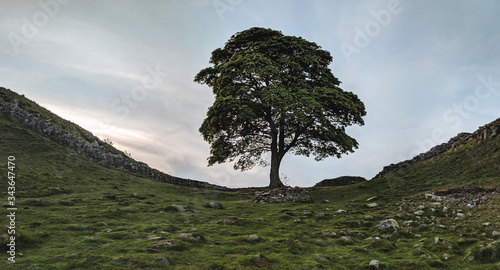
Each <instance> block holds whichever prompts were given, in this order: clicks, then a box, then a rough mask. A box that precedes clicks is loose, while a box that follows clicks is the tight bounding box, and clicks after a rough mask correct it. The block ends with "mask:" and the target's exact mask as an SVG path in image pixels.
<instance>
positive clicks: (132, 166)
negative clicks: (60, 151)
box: [0, 96, 236, 191]
mask: <svg viewBox="0 0 500 270" xmlns="http://www.w3.org/2000/svg"><path fill="white" fill-rule="evenodd" d="M0 97H1V96H0ZM0 116H1V117H5V118H7V119H9V120H10V121H13V122H17V123H19V124H20V125H22V126H23V127H25V128H27V129H30V130H32V131H34V132H36V133H38V134H40V135H42V136H43V137H45V138H48V139H50V140H51V141H53V142H55V143H57V144H60V145H62V146H65V147H67V148H69V149H70V150H73V151H75V152H77V153H79V154H81V155H83V156H85V157H87V158H90V159H92V160H95V161H97V162H99V163H102V164H105V165H108V166H111V167H114V168H117V169H121V170H124V171H127V172H131V173H135V174H138V175H140V176H143V177H147V178H152V179H155V180H158V181H161V182H165V183H169V184H174V185H179V186H187V187H193V188H203V189H211V190H221V191H234V190H236V189H231V188H227V187H222V186H217V185H213V184H209V183H206V182H202V181H196V180H191V179H183V178H179V177H175V176H171V175H168V174H166V173H163V172H161V171H159V170H157V169H153V168H151V167H149V166H148V165H147V164H146V163H143V162H139V161H136V160H134V159H132V158H130V157H128V156H127V155H125V154H124V153H122V152H121V151H119V150H117V149H115V148H113V147H111V146H109V145H105V143H104V142H102V141H101V140H99V139H98V138H97V137H95V136H93V135H92V133H90V132H88V131H85V130H83V129H82V130H83V131H84V132H80V134H79V135H80V136H81V137H82V138H83V139H81V138H77V137H75V136H74V135H73V134H69V133H66V132H64V131H62V130H61V129H59V128H57V127H56V126H55V125H54V124H53V123H52V122H51V121H50V119H49V120H47V119H45V120H42V119H40V117H39V116H38V115H34V114H32V113H30V112H28V111H26V110H24V109H23V108H21V106H19V101H18V100H16V99H13V100H9V101H6V100H4V99H2V98H0ZM80 129H81V128H80Z"/></svg>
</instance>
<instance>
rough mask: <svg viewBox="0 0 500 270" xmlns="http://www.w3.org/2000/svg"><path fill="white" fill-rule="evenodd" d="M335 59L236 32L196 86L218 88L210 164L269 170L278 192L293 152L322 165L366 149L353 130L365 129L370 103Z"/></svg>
mask: <svg viewBox="0 0 500 270" xmlns="http://www.w3.org/2000/svg"><path fill="white" fill-rule="evenodd" d="M332 61H333V58H332V56H331V55H330V53H329V52H328V51H326V50H323V49H321V47H320V46H318V45H317V44H316V43H314V42H309V41H307V40H305V39H303V38H301V37H295V36H286V35H283V34H282V32H280V31H276V30H272V29H266V28H250V29H248V30H245V31H242V32H238V33H236V34H234V35H233V36H232V37H231V38H230V39H229V40H228V42H227V43H226V44H225V46H224V47H223V48H218V49H215V50H214V51H213V52H212V56H211V58H210V63H211V64H212V66H210V67H207V68H205V69H203V70H201V71H200V72H199V73H198V74H197V75H196V77H195V82H198V83H202V84H206V85H208V86H209V87H210V88H212V90H213V93H214V95H215V101H214V103H213V105H212V106H211V107H209V109H208V111H207V117H206V118H205V120H204V121H203V123H202V125H201V127H200V129H199V131H200V133H201V134H202V135H203V138H204V139H205V140H206V141H207V142H209V143H210V145H211V147H210V148H211V149H210V157H209V158H208V165H209V166H210V165H213V164H216V163H224V162H227V161H235V160H236V159H237V160H236V162H235V164H234V168H235V169H240V170H247V169H250V168H252V167H253V166H254V165H256V164H259V165H268V164H269V162H268V161H267V160H266V159H265V158H264V153H267V152H270V153H271V162H270V164H271V173H270V187H281V186H283V184H282V182H281V180H280V177H279V167H280V164H281V160H282V159H283V157H284V155H285V154H286V153H288V152H290V153H293V154H295V155H304V156H311V155H313V156H314V157H315V159H316V160H318V161H319V160H322V159H324V158H326V157H330V156H336V157H338V158H340V157H341V155H342V154H345V153H349V152H353V151H354V149H355V148H357V147H358V143H357V141H356V140H355V139H354V138H352V137H350V136H349V135H347V134H346V132H345V128H346V127H347V126H350V125H353V124H358V125H363V124H364V121H363V118H362V117H363V116H365V115H366V111H365V106H364V104H363V102H361V101H360V100H359V98H358V96H357V95H355V94H354V93H351V92H348V91H344V90H342V89H341V88H340V87H339V85H340V83H341V82H340V81H339V80H338V79H337V78H336V77H335V76H334V75H333V74H332V72H331V70H330V68H329V65H330V64H331V62H332Z"/></svg>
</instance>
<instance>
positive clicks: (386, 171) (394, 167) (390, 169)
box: [372, 132, 471, 180]
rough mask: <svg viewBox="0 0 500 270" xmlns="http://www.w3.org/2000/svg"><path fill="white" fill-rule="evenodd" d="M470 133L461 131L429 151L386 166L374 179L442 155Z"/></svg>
mask: <svg viewBox="0 0 500 270" xmlns="http://www.w3.org/2000/svg"><path fill="white" fill-rule="evenodd" d="M469 135H471V134H470V133H466V132H463V133H460V134H458V135H457V136H455V137H453V138H451V139H450V140H449V141H448V142H446V143H442V144H440V145H436V146H434V147H433V148H431V149H430V150H429V151H427V152H425V153H421V154H419V155H417V156H415V157H413V158H412V159H410V160H405V161H401V162H398V163H396V164H391V165H389V166H385V167H384V168H383V169H382V171H381V172H379V173H378V174H377V175H375V177H373V178H372V180H373V179H377V178H380V177H383V176H386V175H387V174H389V173H392V172H395V171H399V170H401V169H404V168H407V167H410V166H413V165H415V164H417V163H420V162H423V161H426V160H428V159H431V158H433V157H435V156H437V155H440V154H442V153H444V152H446V151H448V150H450V149H451V148H452V147H453V146H454V145H457V144H461V143H462V142H464V141H465V140H466V139H467V138H468V137H469Z"/></svg>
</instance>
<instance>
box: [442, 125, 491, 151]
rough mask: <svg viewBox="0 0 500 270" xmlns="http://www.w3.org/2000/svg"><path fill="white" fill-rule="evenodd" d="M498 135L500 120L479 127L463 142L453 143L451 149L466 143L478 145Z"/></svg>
mask: <svg viewBox="0 0 500 270" xmlns="http://www.w3.org/2000/svg"><path fill="white" fill-rule="evenodd" d="M499 134H500V118H498V119H497V120H495V121H493V122H491V123H489V124H487V125H484V126H482V127H480V128H479V129H478V130H476V131H475V132H474V133H472V134H470V135H469V136H467V138H465V139H464V140H462V141H458V142H456V143H454V144H453V146H452V149H457V148H459V147H460V146H462V145H464V144H468V143H475V144H479V143H482V142H484V141H486V140H488V139H491V138H493V137H495V136H498V135H499Z"/></svg>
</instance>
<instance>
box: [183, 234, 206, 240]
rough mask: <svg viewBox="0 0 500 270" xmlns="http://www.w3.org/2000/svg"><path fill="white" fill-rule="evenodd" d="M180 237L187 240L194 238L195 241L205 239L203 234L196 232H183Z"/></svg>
mask: <svg viewBox="0 0 500 270" xmlns="http://www.w3.org/2000/svg"><path fill="white" fill-rule="evenodd" d="M179 238H181V239H186V240H193V241H199V240H204V239H205V238H204V237H203V236H201V235H196V234H192V233H181V234H180V235H179Z"/></svg>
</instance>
